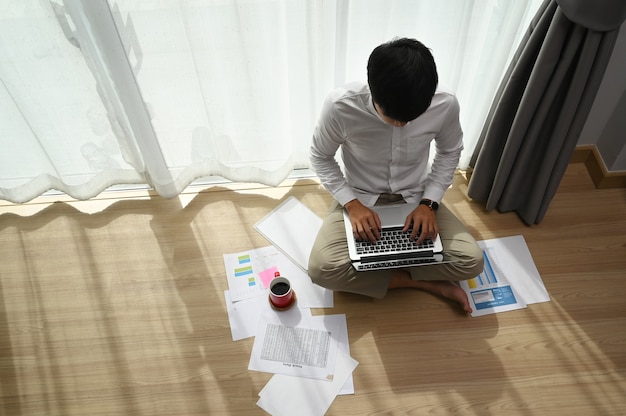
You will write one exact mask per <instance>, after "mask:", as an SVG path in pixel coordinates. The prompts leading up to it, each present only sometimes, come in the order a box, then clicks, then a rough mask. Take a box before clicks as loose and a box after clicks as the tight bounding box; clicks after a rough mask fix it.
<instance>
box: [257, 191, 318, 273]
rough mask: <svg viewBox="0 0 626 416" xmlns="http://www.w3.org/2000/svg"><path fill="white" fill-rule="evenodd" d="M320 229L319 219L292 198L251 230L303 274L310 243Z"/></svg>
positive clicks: (307, 263) (310, 246)
mask: <svg viewBox="0 0 626 416" xmlns="http://www.w3.org/2000/svg"><path fill="white" fill-rule="evenodd" d="M321 226H322V219H321V218H320V217H318V216H317V215H316V214H315V213H314V212H313V211H311V210H310V209H309V207H307V206H306V205H304V204H303V203H302V202H300V201H299V200H298V199H297V198H295V197H293V196H291V197H289V198H287V199H286V200H285V201H283V202H282V203H281V204H280V205H279V206H278V207H276V208H275V209H273V210H272V211H271V212H270V213H269V214H268V215H266V216H265V217H264V218H262V219H261V220H260V221H259V222H257V223H256V224H255V225H254V228H255V229H256V230H257V231H258V232H259V233H261V235H262V236H263V237H265V238H266V239H267V240H268V241H269V242H270V243H272V245H274V246H275V247H277V248H278V249H279V250H280V251H282V252H283V253H284V254H285V255H286V256H287V257H289V258H290V259H292V260H293V262H294V263H295V264H297V265H298V266H299V267H300V268H301V269H302V270H303V271H306V270H307V268H308V267H309V255H310V254H311V249H312V247H313V242H314V241H315V238H316V237H317V233H318V232H319V229H320V227H321Z"/></svg>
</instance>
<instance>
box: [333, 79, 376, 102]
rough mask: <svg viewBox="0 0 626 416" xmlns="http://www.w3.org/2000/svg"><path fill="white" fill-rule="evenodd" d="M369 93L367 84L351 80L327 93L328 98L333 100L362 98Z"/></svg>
mask: <svg viewBox="0 0 626 416" xmlns="http://www.w3.org/2000/svg"><path fill="white" fill-rule="evenodd" d="M369 95H370V89H369V86H368V85H367V84H366V83H364V82H351V83H349V84H346V85H343V86H341V87H338V88H335V89H334V90H333V91H331V93H330V94H329V96H328V97H329V99H330V100H331V101H333V102H340V101H346V100H348V101H350V100H363V98H364V97H365V98H367V97H369Z"/></svg>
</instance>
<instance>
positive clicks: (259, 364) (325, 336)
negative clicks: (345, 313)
mask: <svg viewBox="0 0 626 416" xmlns="http://www.w3.org/2000/svg"><path fill="white" fill-rule="evenodd" d="M288 318H289V317H288V316H287V315H284V314H282V313H276V314H270V313H266V314H264V315H263V316H261V319H260V320H259V327H258V331H257V334H256V336H255V338H254V344H253V346H252V354H251V355H250V362H249V364H248V369H249V370H253V371H262V372H266V373H274V374H284V375H288V376H296V377H305V378H315V379H319V380H327V381H332V380H333V378H334V373H335V360H336V357H337V350H338V340H339V337H340V334H341V322H339V321H337V320H332V319H321V318H320V317H311V318H309V319H307V318H306V317H302V318H301V319H300V320H299V322H297V323H296V322H295V320H293V319H288Z"/></svg>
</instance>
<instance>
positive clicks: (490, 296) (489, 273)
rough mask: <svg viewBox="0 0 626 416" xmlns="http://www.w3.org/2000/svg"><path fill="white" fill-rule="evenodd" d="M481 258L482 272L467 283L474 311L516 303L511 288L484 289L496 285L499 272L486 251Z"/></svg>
mask: <svg viewBox="0 0 626 416" xmlns="http://www.w3.org/2000/svg"><path fill="white" fill-rule="evenodd" d="M488 251H490V250H488ZM492 255H493V253H492ZM483 257H484V258H485V268H484V270H483V272H482V273H481V274H480V275H478V276H476V277H475V278H474V279H471V280H470V281H469V282H468V285H469V287H470V289H471V290H472V292H471V294H472V299H473V300H474V304H475V305H476V309H479V310H480V309H488V308H494V307H496V306H504V305H513V304H515V303H517V299H515V294H514V293H513V289H512V288H511V286H498V287H491V288H488V287H484V286H488V285H493V284H497V283H498V277H497V275H498V274H500V273H501V272H500V270H499V268H497V267H496V264H495V263H493V259H490V258H489V256H488V255H487V251H483ZM501 283H504V282H501Z"/></svg>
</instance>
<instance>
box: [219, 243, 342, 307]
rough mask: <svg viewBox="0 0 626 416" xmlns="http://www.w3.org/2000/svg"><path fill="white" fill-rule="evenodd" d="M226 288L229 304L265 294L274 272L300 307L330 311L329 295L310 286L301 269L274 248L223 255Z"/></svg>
mask: <svg viewBox="0 0 626 416" xmlns="http://www.w3.org/2000/svg"><path fill="white" fill-rule="evenodd" d="M223 257H224V266H225V268H226V277H227V279H228V288H229V292H230V297H231V300H232V301H233V302H237V301H240V300H244V299H250V298H254V297H256V296H258V295H259V294H261V293H263V292H265V290H266V289H267V287H268V286H269V282H270V281H271V279H273V278H274V275H275V274H276V273H278V274H280V275H281V276H283V277H286V278H287V279H289V282H290V283H291V286H292V287H293V290H294V292H295V293H296V299H297V300H296V302H297V304H298V306H299V307H301V308H332V307H333V304H334V301H333V299H334V297H333V292H332V291H331V290H328V289H325V288H323V287H321V286H318V285H316V284H314V283H313V282H312V281H311V278H310V277H309V276H308V275H307V274H306V272H304V271H303V270H302V269H301V268H299V267H298V266H296V265H295V264H294V263H293V262H292V261H291V260H290V259H289V258H288V257H287V256H285V255H284V254H283V253H281V252H280V251H278V249H277V248H276V247H274V246H267V247H262V248H258V249H253V250H248V251H244V252H240V253H232V254H224V256H223Z"/></svg>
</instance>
